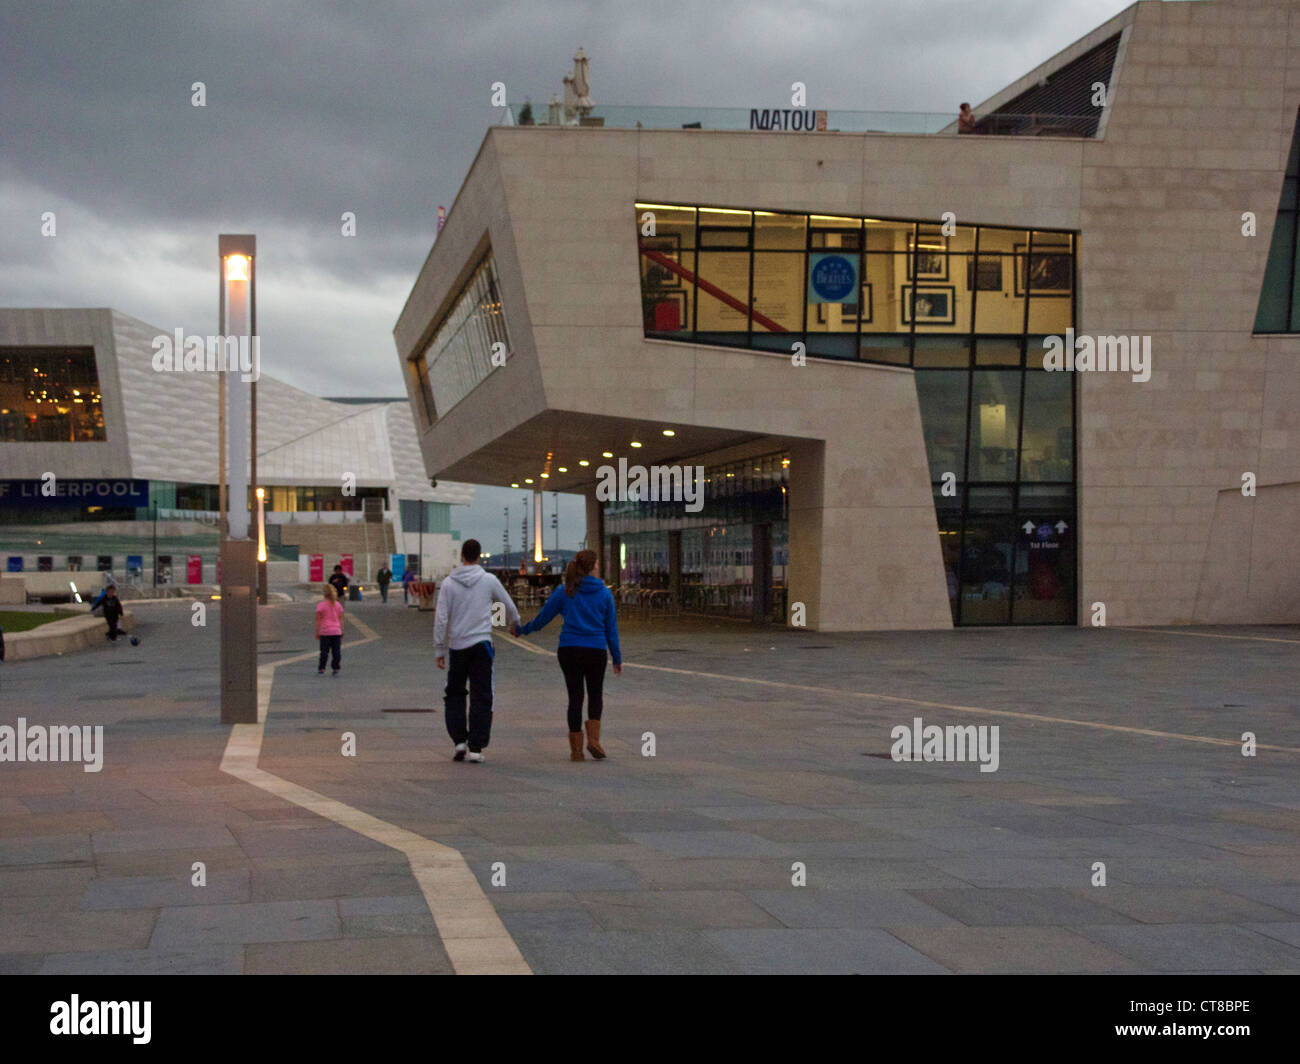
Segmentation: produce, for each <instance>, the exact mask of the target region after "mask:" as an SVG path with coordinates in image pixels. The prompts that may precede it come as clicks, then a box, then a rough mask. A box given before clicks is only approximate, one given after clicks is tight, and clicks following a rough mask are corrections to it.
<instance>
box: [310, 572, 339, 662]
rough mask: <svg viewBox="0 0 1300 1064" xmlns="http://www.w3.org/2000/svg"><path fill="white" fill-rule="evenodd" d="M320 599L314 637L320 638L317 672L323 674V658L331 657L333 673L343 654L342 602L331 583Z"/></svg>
mask: <svg viewBox="0 0 1300 1064" xmlns="http://www.w3.org/2000/svg"><path fill="white" fill-rule="evenodd" d="M321 595H322V600H321V601H320V602H318V603H316V638H317V639H319V640H320V665H319V667H318V668H317V669H316V672H317V674H319V675H321V676H324V675H325V658H326V657H333V659H334V661H333V665H334V675H335V676H337V675H338V674H339V659H340V658H341V657H342V656H343V603H341V602H340V601H339V596H338V592H337V591H335V590H334V586H333V585H332V584H326V585H325V588H324V590H323V591H322V592H321Z"/></svg>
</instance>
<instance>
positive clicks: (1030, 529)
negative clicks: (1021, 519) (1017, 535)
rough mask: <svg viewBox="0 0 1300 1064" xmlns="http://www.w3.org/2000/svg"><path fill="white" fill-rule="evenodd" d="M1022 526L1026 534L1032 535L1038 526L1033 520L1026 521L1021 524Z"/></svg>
mask: <svg viewBox="0 0 1300 1064" xmlns="http://www.w3.org/2000/svg"><path fill="white" fill-rule="evenodd" d="M1020 527H1021V528H1022V529H1024V532H1025V535H1026V536H1032V535H1033V534H1034V529H1035V528H1036V527H1037V526H1036V525H1035V524H1034V522H1033V521H1026V522H1025V523H1024V524H1023V525H1021V526H1020Z"/></svg>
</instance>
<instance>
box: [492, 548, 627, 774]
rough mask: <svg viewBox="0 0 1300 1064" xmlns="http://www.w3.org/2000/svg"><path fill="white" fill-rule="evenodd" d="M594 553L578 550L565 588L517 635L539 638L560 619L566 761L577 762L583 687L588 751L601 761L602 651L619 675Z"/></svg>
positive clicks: (610, 606)
mask: <svg viewBox="0 0 1300 1064" xmlns="http://www.w3.org/2000/svg"><path fill="white" fill-rule="evenodd" d="M595 568H596V552H595V551H594V550H580V551H578V553H577V554H576V555H575V556H574V559H573V561H571V562H569V567H568V568H567V569H566V570H565V571H564V583H563V585H561V586H560V587H557V588H556V589H555V590H554V591H553V592H552V593H551V597H550V598H548V599H547V600H546V605H544V606H543V607H542V612H541V613H539V614H538V615H537V616H536V617H534V618H533V619H532V620H531V621H529V622H528V623H527V624H525V625H521V626H519V627H518V628H517V629H516V630H515V633H514V634H516V635H527V634H528V633H529V632H540V631H541V630H542V629H543V628H545V627H546V626H547V625H548V624H550V623H551V621H552V620H553V619H554V617H555V615H556V614H557V613H558V614H559V615H560V616H561V617H563V618H564V629H563V630H562V631H561V632H560V647H559V650H558V651H557V652H556V655H555V656H556V657H557V658H559V660H560V668H561V669H562V670H563V672H564V682H565V684H566V685H567V686H568V688H569V760H570V761H582V760H584V758H583V756H582V685H583V683H584V682H585V683H586V685H587V749H588V750H590V751H591V756H592V757H594V758H595V759H596V760H598V761H599V760H600V759H601V758H603V757H604V756H605V751H604V750H602V749H601V747H600V714H601V710H602V709H603V708H604V707H603V701H602V697H601V687H602V685H603V684H604V682H605V662H606V657H605V648H606V647H609V654H610V656H611V657H612V658H613V659H614V675H615V676H620V675H622V673H623V654H622V652H621V651H620V650H619V646H618V620H617V619H616V617H615V614H614V596H613V595H611V594H610V591H609V588H607V587H606V586H605V584H604V582H603V581H602V580H600V579H598V578H597V577H595V576H593V575H592V571H593V570H594V569H595Z"/></svg>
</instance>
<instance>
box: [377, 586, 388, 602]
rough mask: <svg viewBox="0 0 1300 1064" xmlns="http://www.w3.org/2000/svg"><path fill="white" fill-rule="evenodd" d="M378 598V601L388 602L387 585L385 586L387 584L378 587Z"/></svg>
mask: <svg viewBox="0 0 1300 1064" xmlns="http://www.w3.org/2000/svg"><path fill="white" fill-rule="evenodd" d="M379 597H380V599H381V600H382V601H384V602H387V601H388V585H387V584H380V585H379Z"/></svg>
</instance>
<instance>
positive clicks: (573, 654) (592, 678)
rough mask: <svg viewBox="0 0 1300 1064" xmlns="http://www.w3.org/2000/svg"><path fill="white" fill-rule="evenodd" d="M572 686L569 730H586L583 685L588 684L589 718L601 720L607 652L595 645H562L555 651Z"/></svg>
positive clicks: (566, 680) (565, 678)
mask: <svg viewBox="0 0 1300 1064" xmlns="http://www.w3.org/2000/svg"><path fill="white" fill-rule="evenodd" d="M555 656H556V657H557V658H559V660H560V668H561V669H562V670H563V672H564V683H565V686H566V687H568V689H569V731H571V732H575V731H582V685H583V683H584V682H585V683H586V685H587V717H588V719H590V720H600V714H601V711H602V710H603V709H604V708H605V702H604V695H603V693H602V688H603V687H604V684H605V662H606V658H607V655H606V653H605V651H603V650H597V649H596V648H595V647H560V649H559V650H557V651H556V652H555Z"/></svg>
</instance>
